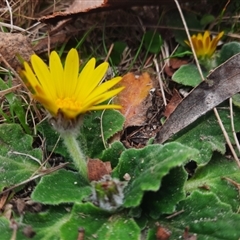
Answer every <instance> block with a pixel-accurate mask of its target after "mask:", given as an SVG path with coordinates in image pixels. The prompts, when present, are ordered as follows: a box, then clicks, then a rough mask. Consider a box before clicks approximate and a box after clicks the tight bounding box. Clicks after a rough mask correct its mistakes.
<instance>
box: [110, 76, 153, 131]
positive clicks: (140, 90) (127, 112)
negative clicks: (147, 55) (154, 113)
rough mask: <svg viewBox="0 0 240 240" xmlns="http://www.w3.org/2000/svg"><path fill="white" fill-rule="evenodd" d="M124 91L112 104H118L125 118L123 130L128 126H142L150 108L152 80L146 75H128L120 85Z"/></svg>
mask: <svg viewBox="0 0 240 240" xmlns="http://www.w3.org/2000/svg"><path fill="white" fill-rule="evenodd" d="M120 85H121V86H124V87H125V89H124V90H123V91H122V92H121V93H120V94H118V96H117V97H116V98H115V99H114V102H115V103H117V104H120V105H121V106H122V109H121V110H120V111H121V113H122V114H123V115H124V116H125V118H126V120H125V124H124V126H125V128H126V127H129V126H142V125H144V124H145V122H146V119H147V118H146V112H147V110H148V108H149V107H150V106H151V104H152V103H151V95H150V94H149V91H150V89H151V88H152V80H151V78H150V76H149V74H148V73H143V74H142V75H140V76H138V75H134V74H133V73H128V74H126V75H124V76H123V79H122V81H121V83H120Z"/></svg>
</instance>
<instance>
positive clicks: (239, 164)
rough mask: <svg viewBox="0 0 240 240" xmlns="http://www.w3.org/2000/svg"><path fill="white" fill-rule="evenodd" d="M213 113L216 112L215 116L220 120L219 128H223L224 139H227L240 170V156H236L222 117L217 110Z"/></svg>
mask: <svg viewBox="0 0 240 240" xmlns="http://www.w3.org/2000/svg"><path fill="white" fill-rule="evenodd" d="M213 111H214V113H215V116H216V118H217V120H218V124H219V126H220V127H221V129H222V132H223V135H224V137H225V139H226V141H227V144H228V146H229V148H230V150H231V152H232V155H233V157H234V159H235V161H236V163H237V165H238V167H239V168H240V162H239V159H238V156H237V154H236V152H235V150H234V148H233V146H232V143H231V141H230V139H229V136H228V134H227V132H226V130H225V128H224V126H223V123H222V121H221V118H220V116H219V114H218V111H217V109H216V108H214V109H213Z"/></svg>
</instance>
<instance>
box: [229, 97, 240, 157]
mask: <svg viewBox="0 0 240 240" xmlns="http://www.w3.org/2000/svg"><path fill="white" fill-rule="evenodd" d="M229 106H230V119H231V126H232V134H233V137H234V140H235V143H236V146H237V149H238V152H239V153H240V144H239V141H238V138H237V134H236V132H235V126H234V121H233V105H232V98H229Z"/></svg>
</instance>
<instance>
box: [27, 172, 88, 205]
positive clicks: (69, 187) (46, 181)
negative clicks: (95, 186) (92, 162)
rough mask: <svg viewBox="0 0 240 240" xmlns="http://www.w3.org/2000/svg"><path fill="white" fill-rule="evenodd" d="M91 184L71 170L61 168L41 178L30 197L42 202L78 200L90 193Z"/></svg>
mask: <svg viewBox="0 0 240 240" xmlns="http://www.w3.org/2000/svg"><path fill="white" fill-rule="evenodd" d="M91 192H92V191H91V186H90V185H88V184H87V183H86V182H85V181H84V179H82V177H81V176H80V175H79V173H75V172H72V171H67V170H65V169H61V170H59V171H57V172H54V173H52V174H50V175H47V176H44V177H42V178H41V181H40V182H39V183H38V185H37V186H36V188H35V189H34V191H33V192H32V195H31V198H32V200H33V201H36V202H40V203H43V204H54V205H56V204H60V203H69V202H80V201H82V199H83V198H85V197H87V196H89V195H90V194H91Z"/></svg>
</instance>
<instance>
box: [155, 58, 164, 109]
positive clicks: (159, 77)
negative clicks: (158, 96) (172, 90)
mask: <svg viewBox="0 0 240 240" xmlns="http://www.w3.org/2000/svg"><path fill="white" fill-rule="evenodd" d="M153 62H154V65H155V68H156V71H157V76H158V81H159V85H160V89H161V93H162V97H163V102H164V105H165V106H167V100H166V96H165V92H164V89H163V81H162V78H161V75H160V71H159V67H158V62H157V59H156V58H154V59H153Z"/></svg>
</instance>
